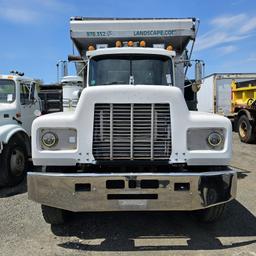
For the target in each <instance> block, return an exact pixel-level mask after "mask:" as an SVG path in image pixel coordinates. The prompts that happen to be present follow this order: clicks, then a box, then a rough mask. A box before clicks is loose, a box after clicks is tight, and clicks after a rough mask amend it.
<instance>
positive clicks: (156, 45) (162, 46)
mask: <svg viewBox="0 0 256 256" xmlns="http://www.w3.org/2000/svg"><path fill="white" fill-rule="evenodd" d="M153 48H162V49H164V44H153Z"/></svg>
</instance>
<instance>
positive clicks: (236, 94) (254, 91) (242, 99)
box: [231, 80, 256, 113]
mask: <svg viewBox="0 0 256 256" xmlns="http://www.w3.org/2000/svg"><path fill="white" fill-rule="evenodd" d="M231 88H232V112H233V113H236V112H238V111H239V110H240V109H250V108H252V109H253V108H255V106H253V105H255V103H254V102H255V100H256V80H248V81H244V82H237V81H235V80H234V81H232V83H231Z"/></svg>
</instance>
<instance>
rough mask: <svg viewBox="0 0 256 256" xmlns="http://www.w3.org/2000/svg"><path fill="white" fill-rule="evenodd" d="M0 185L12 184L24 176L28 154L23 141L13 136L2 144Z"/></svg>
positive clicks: (18, 181) (15, 183)
mask: <svg viewBox="0 0 256 256" xmlns="http://www.w3.org/2000/svg"><path fill="white" fill-rule="evenodd" d="M0 162H1V169H0V185H1V186H14V185H17V184H18V183H20V182H21V181H22V180H23V179H24V178H25V176H26V170H27V165H28V154H27V150H26V147H25V145H24V141H21V140H19V139H17V138H13V139H11V140H10V141H9V143H8V144H6V145H4V148H3V151H2V153H1V154H0Z"/></svg>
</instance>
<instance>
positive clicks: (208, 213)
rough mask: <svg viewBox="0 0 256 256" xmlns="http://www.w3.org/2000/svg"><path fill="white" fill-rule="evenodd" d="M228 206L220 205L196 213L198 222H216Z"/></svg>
mask: <svg viewBox="0 0 256 256" xmlns="http://www.w3.org/2000/svg"><path fill="white" fill-rule="evenodd" d="M225 206H226V204H219V205H215V206H212V207H210V208H207V209H203V210H199V211H196V215H197V218H198V220H200V221H202V222H214V221H216V220H218V219H219V218H220V217H221V216H222V215H223V213H224V210H225Z"/></svg>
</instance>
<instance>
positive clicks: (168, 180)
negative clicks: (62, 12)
mask: <svg viewBox="0 0 256 256" xmlns="http://www.w3.org/2000/svg"><path fill="white" fill-rule="evenodd" d="M70 31H71V39H72V41H73V43H74V45H75V47H76V48H77V50H78V52H79V54H80V56H79V57H76V58H73V59H74V60H75V61H76V62H75V63H76V66H77V74H78V75H80V76H81V77H82V79H83V89H82V90H81V93H80V98H79V101H78V104H77V106H76V108H74V110H73V111H64V112H62V113H54V114H49V115H45V116H42V117H39V118H37V119H36V120H35V121H34V122H33V126H32V158H33V163H34V164H35V165H38V166H42V171H41V172H29V173H28V196H29V198H30V199H32V200H34V201H36V202H38V203H40V204H41V205H42V214H43V217H44V219H45V221H46V222H47V223H50V224H56V223H62V222H64V221H65V216H66V213H67V212H69V211H72V212H84V211H138V210H139V211H145V210H147V211H156V210H157V211H158V210H164V211H173V210H174V211H175V210H184V211H195V212H196V213H197V214H198V216H200V217H201V218H202V220H204V221H213V220H216V219H217V218H218V217H220V216H221V215H222V213H223V210H224V206H225V204H226V203H227V202H228V201H230V200H232V199H234V198H235V196H236V183H237V178H236V172H235V171H234V170H232V169H231V168H229V167H228V164H229V161H230V159H231V152H232V146H231V144H232V143H231V141H232V129H231V123H230V121H229V120H228V119H227V118H225V117H222V116H219V115H214V114H206V113H200V112H196V111H189V109H188V107H187V104H186V101H185V98H184V87H185V88H188V87H190V88H193V89H194V90H197V89H198V87H199V83H200V73H201V69H200V65H196V79H195V82H193V83H192V82H191V83H190V84H186V86H185V73H186V70H187V67H188V64H189V62H190V60H189V59H188V58H187V56H191V55H189V54H187V51H186V48H187V46H188V44H189V43H190V42H191V43H193V42H194V40H195V37H196V31H197V20H196V19H193V18H188V19H93V18H81V17H76V18H71V21H70ZM192 48H193V47H192ZM197 64H200V62H199V61H197Z"/></svg>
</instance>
